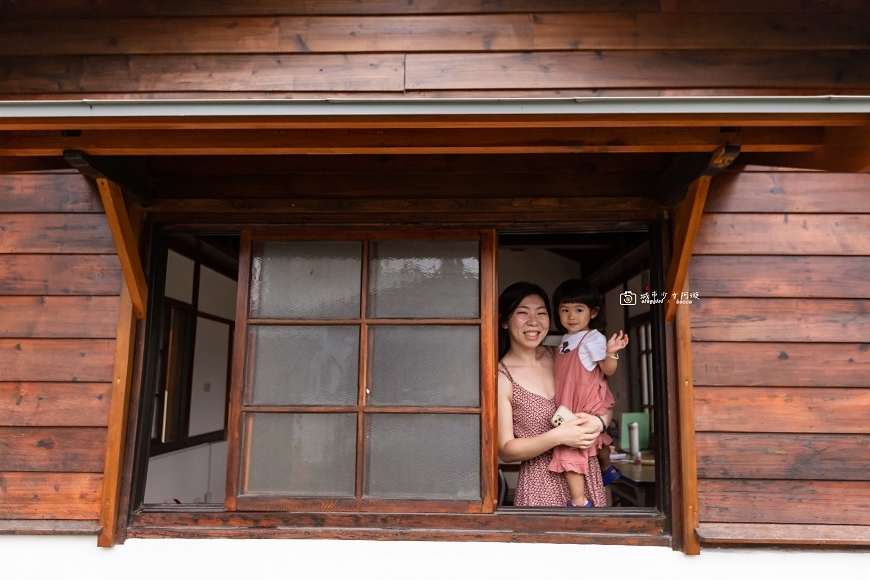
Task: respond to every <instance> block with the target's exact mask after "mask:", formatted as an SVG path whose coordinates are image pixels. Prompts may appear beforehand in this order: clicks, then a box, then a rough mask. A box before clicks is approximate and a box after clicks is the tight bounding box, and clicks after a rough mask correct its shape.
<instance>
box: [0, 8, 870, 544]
mask: <svg viewBox="0 0 870 580" xmlns="http://www.w3.org/2000/svg"><path fill="white" fill-rule="evenodd" d="M0 15H2V20H0V99H2V100H3V102H2V103H0V220H2V224H0V530H2V531H3V532H6V533H12V534H28V533H45V534H92V535H96V536H99V543H100V545H102V546H111V545H114V544H116V543H123V542H124V541H125V539H127V538H150V537H163V538H165V537H178V538H181V537H254V538H275V537H285V538H307V537H317V538H328V539H385V540H399V539H411V540H452V541H481V540H482V541H501V542H514V541H519V542H532V543H535V542H539V543H551V542H555V543H593V544H597V543H605V544H624V545H648V546H670V547H672V548H674V549H677V550H681V551H685V552H687V553H698V551H699V550H700V548H701V546H709V547H721V546H729V545H747V544H761V545H771V546H782V545H802V546H819V545H833V546H849V547H854V546H866V545H867V544H868V542H870V508H868V505H867V501H866V497H867V496H868V494H870V452H868V449H870V446H868V437H870V351H868V344H870V342H868V340H870V339H868V336H870V334H868V331H870V314H868V306H870V175H868V172H870V97H868V96H867V95H868V91H870V8H868V6H867V5H866V3H864V2H857V1H856V2H850V1H847V0H843V1H821V0H818V1H814V0H776V1H775V2H769V3H760V2H742V1H735V2H730V3H728V2H725V3H708V2H702V1H700V0H697V1H695V0H622V1H618V2H616V1H605V2H585V1H570V2H567V1H561V0H546V1H538V2H526V1H523V0H502V1H498V2H488V1H479V2H454V1H452V0H417V1H414V2H404V1H403V2H397V1H393V0H376V1H372V2H365V3H358V2H352V1H344V0H334V1H323V2H321V1H317V0H312V1H307V2H291V3H279V2H270V1H267V0H256V1H253V2H233V1H222V2H199V1H195V0H186V1H183V0H178V1H159V2H158V1H145V2H137V3H130V4H126V5H117V4H115V3H110V2H99V1H98V2H91V1H84V0H81V1H79V0H69V1H66V0H51V1H49V2H41V3H38V4H37V3H27V2H5V3H0ZM300 232H303V233H304V235H305V236H308V237H319V238H323V239H333V238H336V237H341V236H342V235H345V234H344V232H355V234H354V235H356V236H358V237H360V238H361V239H363V238H364V239H368V238H367V237H366V236H369V235H373V236H374V237H375V238H377V239H380V238H384V237H387V238H388V237H390V236H397V235H399V236H401V237H403V238H405V239H431V238H433V237H434V238H438V237H439V236H440V237H441V238H450V239H474V240H477V241H478V242H479V244H480V246H479V247H480V248H481V249H480V255H479V264H480V272H481V274H480V276H481V278H480V281H481V294H480V303H479V305H480V306H479V307H480V311H479V313H478V314H477V315H476V318H475V317H474V316H472V317H471V318H470V319H469V320H471V321H472V322H467V321H466V322H461V321H460V322H461V324H476V325H477V326H476V328H479V329H480V340H481V345H480V359H479V362H480V368H481V398H480V401H479V403H478V404H477V406H476V407H475V406H474V405H471V406H469V407H468V408H467V409H466V410H465V411H462V412H466V413H469V414H470V415H469V416H474V417H477V418H478V419H475V420H479V421H480V431H481V441H480V457H481V467H480V488H481V497H480V501H479V502H477V503H475V504H474V506H471V507H469V505H465V504H463V505H461V506H460V505H458V504H451V505H449V506H447V507H444V506H440V505H435V503H434V502H430V503H429V504H426V505H425V506H423V507H422V508H419V509H416V508H408V506H400V507H395V506H389V505H386V504H383V503H381V504H378V505H379V506H380V508H378V507H372V505H369V504H366V503H365V502H363V501H358V502H357V503H354V504H353V506H355V507H353V509H350V508H347V507H346V506H345V507H342V506H341V505H338V504H340V502H337V503H336V502H333V503H329V502H327V503H326V504H322V505H321V504H317V505H314V504H310V505H309V504H304V505H302V504H298V505H297V504H293V503H292V502H291V503H284V504H280V505H279V507H275V505H276V504H274V503H269V502H265V503H263V502H260V503H258V502H257V501H251V502H248V503H246V501H247V500H245V498H244V493H241V492H239V493H235V494H234V493H232V489H234V488H233V487H232V486H230V488H228V489H230V490H231V491H230V492H228V494H227V496H226V500H225V501H224V502H223V503H221V502H220V501H219V502H218V503H219V504H220V505H217V507H215V506H214V505H212V506H210V507H208V506H207V507H192V506H179V507H178V508H171V509H170V508H169V507H164V508H154V507H148V506H145V507H143V504H142V497H143V495H142V494H143V493H144V491H143V489H144V477H145V475H144V471H145V469H146V468H145V465H146V463H147V447H148V440H149V436H148V433H149V430H150V429H151V423H150V417H151V415H150V412H151V410H152V409H151V406H152V402H151V401H152V396H153V393H152V392H151V391H149V388H152V389H153V386H150V387H149V378H148V377H149V374H148V373H149V372H151V371H149V370H148V369H149V368H151V367H149V364H151V363H149V362H148V360H149V359H148V357H149V356H155V355H153V352H154V351H155V349H158V346H159V345H157V346H155V345H156V344H157V343H155V342H154V341H155V340H158V339H155V338H154V336H155V332H156V331H155V330H154V329H155V328H157V326H155V325H156V324H157V323H156V322H155V321H154V318H153V316H152V311H153V310H154V309H155V308H159V305H157V302H156V301H155V300H156V299H151V300H150V301H149V295H150V294H153V293H155V292H157V293H158V294H160V293H162V286H161V284H162V282H161V284H157V285H155V282H154V281H155V276H156V277H157V279H160V277H161V276H163V273H162V271H161V270H160V269H159V266H161V265H162V267H164V268H165V260H166V247H165V245H161V244H165V243H166V242H165V240H166V239H167V236H170V237H171V236H172V235H197V236H237V237H239V239H240V240H241V243H240V246H239V247H238V248H236V250H235V251H236V257H237V259H238V263H239V264H240V266H239V267H238V268H239V269H238V277H239V281H240V290H239V294H238V296H239V302H238V307H237V309H236V319H235V329H236V334H235V339H234V341H235V351H234V355H233V356H234V357H235V358H234V361H235V362H234V363H233V364H234V365H235V366H234V369H233V373H234V375H233V381H232V394H231V396H230V401H229V405H230V412H229V419H228V425H227V432H228V433H229V437H230V448H231V453H230V465H231V466H233V465H236V466H237V465H238V462H239V461H241V462H242V463H243V464H244V461H245V460H244V457H242V459H241V460H240V459H239V457H238V454H239V453H242V455H243V456H244V453H245V451H244V449H242V450H241V451H240V450H239V447H238V446H239V443H238V441H239V439H238V438H239V437H241V435H240V433H241V431H243V429H244V428H245V427H243V425H242V419H241V415H242V414H244V413H245V412H247V411H246V410H245V409H246V407H245V405H246V404H247V403H244V402H243V401H242V392H243V390H244V389H245V388H246V387H245V386H244V385H245V384H246V383H245V382H244V381H245V380H246V379H245V378H244V376H243V371H242V367H243V363H244V361H245V358H244V357H245V356H246V355H245V351H244V348H243V345H244V344H245V341H246V337H247V336H248V335H246V334H245V333H244V328H245V327H246V325H251V324H255V323H256V322H257V321H256V320H254V319H253V318H251V316H250V315H249V314H246V313H247V312H248V304H247V302H246V300H248V295H249V294H248V286H247V285H245V284H244V281H245V280H247V277H248V276H250V275H251V269H250V264H249V260H250V259H251V258H250V257H251V255H252V254H251V252H252V250H251V246H250V243H251V240H252V239H253V240H254V242H256V240H257V239H269V237H270V236H275V235H278V233H280V234H281V235H285V234H286V235H290V234H292V235H296V236H299V235H302V234H300ZM387 232H389V233H387ZM397 232H398V233H397ZM599 232H600V233H608V234H614V233H616V234H619V233H637V232H642V233H643V235H645V236H647V243H648V246H649V248H650V253H651V256H650V257H649V258H648V259H647V268H648V269H649V270H650V280H649V281H650V284H649V285H650V287H651V288H653V289H655V288H659V289H660V290H664V291H666V292H667V293H668V295H669V296H673V298H671V299H668V300H667V301H666V302H665V303H663V304H660V305H656V306H654V307H653V308H652V310H651V317H652V320H653V326H654V328H655V329H656V332H657V333H658V335H657V336H655V343H656V352H657V355H658V357H659V358H658V362H657V363H656V367H655V368H656V373H658V377H657V379H656V384H657V385H658V389H657V391H656V395H655V397H656V406H657V409H663V410H664V412H663V413H662V412H659V413H657V415H656V419H655V420H656V421H657V423H656V426H657V427H658V433H659V437H660V438H661V441H660V444H659V449H658V455H657V465H656V470H657V472H656V473H657V478H658V481H659V482H660V485H659V489H658V490H657V498H656V506H655V508H650V509H640V508H639V509H634V510H625V511H616V512H614V511H608V510H605V511H601V512H597V513H595V514H593V515H576V514H566V513H563V512H562V511H560V510H550V511H546V512H523V511H503V510H498V509H496V506H495V501H496V498H495V497H494V496H495V494H496V465H495V459H496V458H495V450H494V443H493V440H494V438H495V433H494V426H495V423H494V416H495V410H494V398H493V397H494V392H493V385H494V380H495V351H494V343H493V340H494V339H493V336H494V333H495V324H494V311H493V308H494V301H495V299H497V289H498V284H497V280H496V277H497V270H496V263H495V258H496V256H497V239H498V237H499V236H504V235H521V234H522V235H532V234H534V235H537V236H544V235H546V234H547V233H556V234H558V235H569V234H583V235H590V236H591V235H593V234H596V233H599ZM379 236H380V237H379ZM463 236H464V237H463ZM439 239H440V238H439ZM161 240H163V241H161ZM161 252H162V254H161ZM231 253H232V252H231ZM622 257H625V256H622ZM161 260H162V262H161ZM626 287H627V286H626ZM683 292H686V293H697V295H698V298H697V299H695V300H692V301H691V304H689V303H685V304H678V303H677V300H676V298H677V297H678V295H680V294H682V293H683ZM363 308H364V307H363ZM364 314H365V313H363V322H362V323H361V324H363V326H364V325H365V324H368V323H369V322H370V321H367V319H365V316H364ZM287 318H288V320H289V318H292V317H287ZM446 319H447V318H445V320H446ZM438 320H441V318H439V317H435V318H433V319H432V320H430V321H429V323H431V324H436V323H438ZM451 320H453V319H451ZM285 322H286V321H285ZM460 322H456V321H455V320H453V321H452V322H451V324H453V323H456V324H459V323H460ZM370 323H371V324H372V325H374V324H375V322H370ZM396 324H399V323H398V322H396ZM444 324H446V323H444ZM149 353H152V354H149ZM154 364H156V363H154ZM364 370H365V369H363V370H361V371H360V373H361V374H360V376H362V375H363V373H364ZM152 382H153V381H152ZM245 396H248V395H245ZM287 408H288V409H293V408H295V407H291V406H288V407H287ZM143 409H145V410H144V411H143ZM348 409H350V407H348ZM396 409H399V407H396ZM401 409H404V411H402V412H410V411H408V410H407V408H405V407H402V408H401ZM433 409H434V410H433ZM439 409H440V410H439ZM248 411H250V409H248ZM272 411H275V409H272ZM291 412H298V409H297V411H291ZM348 412H349V411H348ZM396 412H397V413H398V412H399V411H396ZM428 412H430V413H433V414H434V413H439V412H441V413H448V414H449V413H459V411H455V410H444V408H441V407H437V408H436V407H434V406H433V407H431V408H429V411H428ZM475 413H476V414H475ZM439 416H440V415H439ZM463 416H464V415H463ZM362 417H363V412H362V411H360V419H359V421H360V425H362V422H363V421H364V419H363V418H362ZM360 429H362V427H360ZM360 432H362V431H360ZM234 438H235V439H234ZM234 441H235V443H234ZM234 445H235V451H232V449H234ZM360 445H362V444H361V443H360ZM360 449H362V447H360ZM234 454H235V455H234ZM233 462H235V463H233ZM357 469H361V468H357ZM237 471H238V468H236V472H235V474H234V472H233V469H230V470H229V474H230V475H229V477H228V482H230V483H233V482H235V483H236V484H238V481H237V480H236V479H235V478H236V477H237ZM357 477H358V478H360V477H362V475H357ZM358 481H359V480H358ZM237 491H238V490H237ZM475 501H477V500H475ZM327 504H328V505H327ZM246 505H247V506H253V507H243V506H246ZM348 505H349V504H348ZM264 506H265V507H264ZM280 506H283V508H282V507H280ZM288 506H290V507H289V508H288ZM300 506H301V507H300ZM336 506H337V507H336ZM361 506H362V507H361ZM182 508H184V509H182ZM246 510H247V511H246ZM385 514H390V515H389V516H387V515H385ZM421 514H422V515H421Z"/></svg>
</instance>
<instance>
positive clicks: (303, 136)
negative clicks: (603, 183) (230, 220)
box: [0, 81, 824, 155]
mask: <svg viewBox="0 0 870 580" xmlns="http://www.w3.org/2000/svg"><path fill="white" fill-rule="evenodd" d="M0 82H2V81H0ZM726 143H731V144H732V145H739V146H740V147H741V150H742V151H744V152H752V151H812V150H814V149H817V148H818V147H819V146H820V145H822V144H823V143H824V129H823V128H821V127H747V128H746V129H744V130H743V131H741V132H740V133H737V134H735V133H722V132H721V131H719V129H718V128H716V127H693V128H691V129H685V128H682V129H681V128H679V127H667V128H664V127H634V128H629V127H624V128H587V129H585V130H583V131H578V130H577V129H576V128H573V127H568V128H565V127H560V128H550V129H547V128H539V127H533V128H525V129H510V128H508V129H505V128H495V129H492V128H485V129H467V128H453V129H430V130H421V129H390V130H383V131H381V130H374V129H359V130H352V129H321V130H317V131H314V130H311V131H309V130H304V129H287V130H280V131H279V130H274V129H235V130H207V129H188V130H185V131H172V130H159V129H155V130H148V131H112V130H92V131H83V132H82V134H81V135H80V136H78V137H74V138H70V137H64V136H63V135H62V134H59V133H58V132H57V131H7V132H5V135H4V140H3V141H2V142H0V155H2V154H10V155H56V154H60V153H62V152H63V151H64V150H66V149H69V148H70V147H78V148H81V149H82V150H86V151H88V152H89V153H92V154H94V155H136V154H139V155H141V154H146V153H147V154H152V155H243V154H244V155H263V154H267V155H278V154H281V155H294V154H295V155H299V154H324V153H332V154H339V153H341V154H407V153H413V154H429V155H431V154H447V153H455V154H471V153H486V154H494V153H515V154H516V153H572V152H573V153H604V152H609V153H655V152H681V151H693V152H704V153H706V152H709V151H711V150H715V149H717V148H718V147H720V146H722V145H724V144H726Z"/></svg>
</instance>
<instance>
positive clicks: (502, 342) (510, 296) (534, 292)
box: [498, 282, 550, 360]
mask: <svg viewBox="0 0 870 580" xmlns="http://www.w3.org/2000/svg"><path fill="white" fill-rule="evenodd" d="M526 296H540V297H541V299H542V300H543V301H544V307H545V308H546V309H547V319H548V320H549V318H550V297H549V296H547V293H546V292H544V289H543V288H541V287H540V286H538V285H537V284H532V283H531V282H517V283H516V284H511V285H510V286H508V287H507V288H505V289H504V292H502V293H501V296H499V297H498V359H499V360H501V359H502V357H503V356H504V355H506V354H507V352H508V351H509V350H510V349H511V336H510V333H509V332H508V330H507V328H503V327H502V325H503V324H505V325H506V324H507V321H508V319H509V318H510V317H511V315H512V314H513V313H514V311H515V310H516V309H517V307H518V306H519V305H520V302H522V301H523V299H525V298H526ZM546 331H547V329H546V328H545V329H544V332H546Z"/></svg>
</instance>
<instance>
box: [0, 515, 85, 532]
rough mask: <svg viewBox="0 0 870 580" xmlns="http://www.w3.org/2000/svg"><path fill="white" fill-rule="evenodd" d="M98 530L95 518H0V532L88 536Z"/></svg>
mask: <svg viewBox="0 0 870 580" xmlns="http://www.w3.org/2000/svg"><path fill="white" fill-rule="evenodd" d="M99 532H100V523H99V522H98V521H96V520H5V519H4V520H0V534H12V535H23V536H31V535H33V536H36V535H46V536H90V535H94V534H98V533H99Z"/></svg>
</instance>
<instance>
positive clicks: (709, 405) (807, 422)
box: [695, 386, 870, 435]
mask: <svg viewBox="0 0 870 580" xmlns="http://www.w3.org/2000/svg"><path fill="white" fill-rule="evenodd" d="M695 428H696V429H697V431H699V432H703V431H728V432H747V433H834V434H838V433H839V434H865V435H866V434H870V390H867V389H844V388H834V387H826V388H804V387H700V386H696V387H695Z"/></svg>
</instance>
